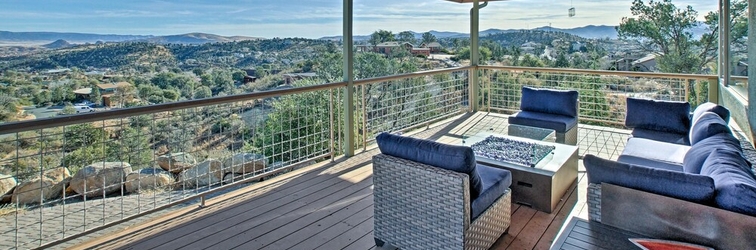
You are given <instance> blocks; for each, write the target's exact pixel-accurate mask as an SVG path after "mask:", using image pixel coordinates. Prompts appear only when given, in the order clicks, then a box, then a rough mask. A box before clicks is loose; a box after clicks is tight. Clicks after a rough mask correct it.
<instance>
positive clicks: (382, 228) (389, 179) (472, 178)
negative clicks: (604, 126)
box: [373, 87, 577, 249]
mask: <svg viewBox="0 0 756 250" xmlns="http://www.w3.org/2000/svg"><path fill="white" fill-rule="evenodd" d="M531 102H533V103H541V104H543V106H538V105H530V104H523V106H522V111H521V112H520V113H521V114H519V115H515V116H513V117H516V119H514V120H512V121H510V123H511V124H519V125H512V129H511V130H509V134H510V135H497V134H478V135H475V136H473V137H471V138H468V139H467V140H465V142H464V144H465V145H448V144H442V143H437V142H434V141H430V140H423V139H416V138H411V137H405V136H400V135H394V134H390V133H381V134H379V135H378V136H377V138H376V142H377V144H378V148H379V149H380V151H381V154H378V155H376V156H374V157H373V186H374V189H373V194H374V206H375V212H374V216H373V219H374V230H373V233H374V236H375V241H376V245H378V246H383V245H384V244H386V243H389V244H390V245H391V246H394V247H398V248H401V249H488V248H490V247H491V245H493V243H494V242H496V240H498V239H499V237H501V235H502V234H503V233H504V232H506V230H507V229H508V228H509V223H510V218H511V208H512V202H513V201H514V202H516V203H520V204H522V205H531V206H533V207H534V208H536V209H541V210H545V211H548V212H551V211H552V209H553V208H554V205H555V204H556V202H558V201H559V197H561V196H562V195H563V194H564V192H566V191H567V188H568V186H569V185H570V184H571V183H573V182H574V181H575V180H577V147H575V146H572V145H563V144H558V143H553V142H544V141H541V140H544V139H545V140H549V139H552V140H553V139H556V142H560V143H564V142H570V140H572V139H570V138H572V137H575V138H577V126H576V125H577V91H559V90H542V89H533V88H527V87H526V88H523V95H522V103H531ZM554 103H557V104H554ZM565 103H569V104H570V105H564V104H565ZM539 127H540V128H539ZM492 136H493V137H492ZM517 136H523V137H530V138H536V139H526V138H521V137H517ZM486 139H491V140H492V141H486ZM572 141H575V142H576V140H572ZM475 143H479V145H480V146H484V145H483V144H482V143H489V144H488V145H485V147H481V148H485V149H484V150H489V151H490V150H493V151H490V152H497V151H495V150H509V149H512V146H513V143H514V144H521V145H520V146H522V148H520V149H515V150H524V151H523V152H522V154H515V155H519V156H523V157H528V155H530V153H533V151H529V150H533V148H539V149H538V150H546V151H547V152H542V153H541V155H540V156H538V157H537V158H538V159H536V160H534V161H532V160H533V159H524V160H525V161H524V162H526V163H522V162H523V161H517V160H514V159H509V160H508V159H498V158H497V157H491V155H490V154H484V152H483V151H478V152H477V153H476V152H475V151H474V150H473V148H472V147H470V145H471V144H475ZM572 144H573V145H574V144H575V143H574V142H573V143H572ZM534 146H535V147H534ZM499 147H501V148H499ZM479 150H480V149H479ZM486 156H488V157H486ZM520 160H522V159H520ZM531 161H532V162H531ZM530 163H532V164H530ZM513 184H514V185H513ZM510 187H511V189H510ZM530 194H533V195H530ZM555 197H556V198H555ZM555 201H556V202H555Z"/></svg>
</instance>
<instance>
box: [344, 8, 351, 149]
mask: <svg viewBox="0 0 756 250" xmlns="http://www.w3.org/2000/svg"><path fill="white" fill-rule="evenodd" d="M353 6H354V0H344V18H343V19H344V20H343V22H344V30H343V36H342V43H343V48H344V67H343V71H344V81H345V82H347V86H346V88H344V155H345V156H346V157H350V156H353V155H354V65H353V64H352V62H354V41H353V36H352V34H353V27H354V22H353V18H352V17H353Z"/></svg>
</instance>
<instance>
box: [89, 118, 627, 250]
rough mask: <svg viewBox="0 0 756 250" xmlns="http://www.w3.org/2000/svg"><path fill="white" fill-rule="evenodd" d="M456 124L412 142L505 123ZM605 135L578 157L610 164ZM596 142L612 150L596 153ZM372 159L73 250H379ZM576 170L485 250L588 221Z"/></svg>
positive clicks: (531, 245) (588, 142) (360, 158)
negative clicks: (556, 193) (552, 200)
mask: <svg viewBox="0 0 756 250" xmlns="http://www.w3.org/2000/svg"><path fill="white" fill-rule="evenodd" d="M462 119H464V120H463V121H459V120H455V121H452V122H449V123H448V124H447V125H445V126H438V127H437V128H429V129H427V130H426V131H422V132H419V133H410V134H411V135H412V136H415V137H421V138H433V139H435V140H439V141H443V142H445V143H459V142H461V140H462V138H464V136H468V135H470V134H471V133H476V131H482V130H492V129H493V130H495V131H496V130H500V129H501V128H502V125H501V124H502V123H506V116H501V115H487V114H486V113H480V112H479V113H475V114H472V115H466V116H462ZM581 126H582V125H581ZM582 128H584V127H581V129H582ZM585 128H591V127H585ZM612 131H613V130H612ZM610 133H614V132H611V131H609V130H600V131H589V132H582V131H581V132H579V134H581V136H582V135H584V136H585V137H584V138H581V140H580V143H581V145H580V146H581V148H580V152H581V154H584V153H586V152H591V153H592V152H595V153H596V154H602V155H607V157H616V155H617V154H618V152H621V150H622V149H621V148H619V149H618V148H616V147H623V146H624V142H623V141H622V140H623V138H625V137H623V136H626V135H619V136H617V135H612V134H610ZM602 140H606V141H609V142H608V143H607V144H611V145H612V146H609V145H601V144H602ZM584 147H585V148H584ZM376 153H377V150H376V149H375V148H374V147H373V148H372V149H371V148H368V149H367V150H365V151H362V152H358V154H356V155H355V156H354V157H350V158H346V159H338V160H335V161H333V162H324V163H319V164H316V165H313V166H310V167H307V168H303V169H299V170H295V171H292V172H290V173H287V174H284V175H281V176H277V177H275V178H272V179H270V180H266V181H264V182H260V183H256V184H253V185H250V186H248V187H245V188H242V189H239V190H235V191H232V192H229V193H227V194H224V195H220V196H218V197H215V198H213V199H212V200H208V203H207V206H206V207H204V208H198V207H191V208H185V209H182V210H179V211H176V212H173V213H170V214H168V215H166V216H164V217H162V218H159V219H157V220H154V221H149V222H145V223H143V224H142V225H138V226H135V227H132V228H127V229H126V230H122V231H121V232H119V233H116V234H112V235H108V236H104V237H100V238H96V239H92V240H90V241H88V242H85V243H84V244H82V245H79V246H75V247H74V248H77V249H79V248H91V249H155V248H157V249H176V248H184V249H201V248H212V249H382V248H380V247H376V246H375V243H374V240H373V233H372V230H373V209H374V208H373V196H372V178H371V177H372V165H371V158H372V156H373V155H375V154H376ZM579 165H580V168H581V172H579V174H578V182H577V183H573V185H572V187H571V188H570V189H569V191H568V192H567V193H566V194H565V195H564V196H563V197H562V201H560V203H559V204H558V205H557V209H555V211H554V212H553V213H552V214H547V213H544V212H540V211H536V210H534V209H532V208H529V207H526V206H521V205H517V204H513V205H512V222H511V225H510V228H509V230H508V233H507V234H504V235H502V236H501V238H500V239H499V240H498V241H497V242H496V243H495V244H494V245H493V247H492V248H491V249H548V248H549V247H550V245H551V244H552V242H553V241H554V239H555V238H556V236H557V234H558V232H559V231H561V230H562V228H563V227H564V224H565V223H566V222H565V221H568V220H569V218H570V217H571V216H580V217H582V216H586V215H587V208H586V206H585V197H584V195H585V191H586V190H585V188H586V186H587V184H586V182H587V178H586V176H585V174H584V172H582V169H584V168H583V167H582V161H580V162H579ZM584 218H585V217H584Z"/></svg>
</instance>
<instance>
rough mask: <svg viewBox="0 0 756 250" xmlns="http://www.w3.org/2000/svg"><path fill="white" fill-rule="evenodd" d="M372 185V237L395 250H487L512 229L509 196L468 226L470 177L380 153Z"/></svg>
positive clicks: (375, 157) (500, 199)
mask: <svg viewBox="0 0 756 250" xmlns="http://www.w3.org/2000/svg"><path fill="white" fill-rule="evenodd" d="M373 185H374V190H373V194H374V204H375V215H374V223H375V224H374V227H375V228H374V235H375V237H376V238H377V239H380V240H382V241H384V242H386V243H389V244H391V245H392V246H394V247H398V248H402V249H487V248H488V247H490V246H491V245H492V244H493V243H494V242H495V241H496V240H497V239H498V238H499V236H501V234H502V233H503V232H504V231H505V230H506V228H508V227H509V221H510V216H511V196H510V193H509V192H508V193H507V195H505V196H502V197H501V198H499V200H497V201H496V202H495V203H494V204H493V205H492V206H491V207H489V209H488V210H486V211H485V212H484V213H483V214H482V215H480V216H479V218H478V219H477V220H476V221H475V222H473V224H472V225H471V224H470V195H469V189H470V187H469V179H468V176H467V175H466V174H461V173H457V172H453V171H449V170H444V169H440V168H436V167H432V166H428V165H424V164H421V163H418V162H414V161H409V160H405V159H401V158H397V157H393V156H388V155H383V154H378V155H376V156H374V157H373ZM466 229H467V230H466Z"/></svg>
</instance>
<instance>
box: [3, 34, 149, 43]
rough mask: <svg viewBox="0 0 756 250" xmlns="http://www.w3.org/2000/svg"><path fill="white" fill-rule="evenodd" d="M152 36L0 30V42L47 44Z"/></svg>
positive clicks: (116, 40)
mask: <svg viewBox="0 0 756 250" xmlns="http://www.w3.org/2000/svg"><path fill="white" fill-rule="evenodd" d="M150 37H152V36H139V35H102V34H86V33H60V32H11V31H0V42H12V43H28V44H47V43H52V42H54V41H57V40H61V39H62V40H66V41H68V42H69V43H95V42H97V41H103V42H123V41H130V40H138V39H146V38H150Z"/></svg>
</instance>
